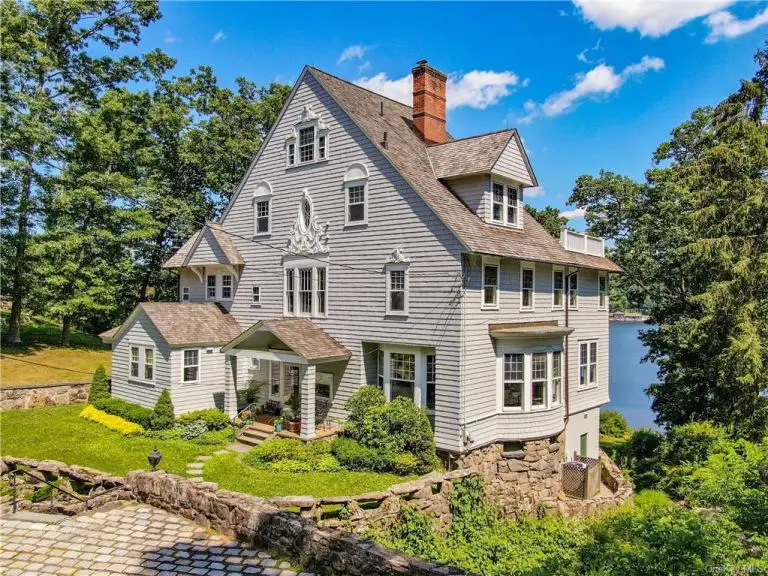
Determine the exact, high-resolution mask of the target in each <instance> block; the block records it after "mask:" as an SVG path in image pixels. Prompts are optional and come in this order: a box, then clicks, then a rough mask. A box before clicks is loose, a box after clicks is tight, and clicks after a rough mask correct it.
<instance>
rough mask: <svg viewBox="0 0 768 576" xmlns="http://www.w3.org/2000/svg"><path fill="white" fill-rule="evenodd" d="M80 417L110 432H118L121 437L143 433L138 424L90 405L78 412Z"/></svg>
mask: <svg viewBox="0 0 768 576" xmlns="http://www.w3.org/2000/svg"><path fill="white" fill-rule="evenodd" d="M80 417H81V418H85V419H86V420H90V421H91V422H97V423H98V424H101V425H103V426H106V427H107V428H109V429H110V430H114V431H115V432H119V433H120V434H122V435H123V436H134V435H137V434H143V433H144V428H143V427H141V426H139V425H138V424H135V423H133V422H128V420H124V419H123V418H120V417H119V416H113V415H112V414H107V413H106V412H102V411H101V410H98V409H97V408H94V407H93V406H91V405H90V404H89V405H87V406H86V407H85V408H83V410H82V412H80Z"/></svg>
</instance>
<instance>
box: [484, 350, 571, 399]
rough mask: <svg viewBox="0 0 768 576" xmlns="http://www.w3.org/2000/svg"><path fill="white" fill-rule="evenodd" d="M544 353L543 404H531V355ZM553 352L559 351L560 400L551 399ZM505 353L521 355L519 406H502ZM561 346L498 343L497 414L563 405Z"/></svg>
mask: <svg viewBox="0 0 768 576" xmlns="http://www.w3.org/2000/svg"><path fill="white" fill-rule="evenodd" d="M539 352H540V353H545V354H546V355H547V382H546V390H545V391H544V404H543V405H541V406H533V378H532V376H533V369H532V368H533V355H534V354H536V353H539ZM553 352H560V367H561V374H560V400H559V402H553V401H552V362H553ZM506 354H522V355H523V398H522V406H521V407H505V406H504V356H505V355H506ZM563 354H564V353H563V348H562V345H560V344H550V345H541V346H519V345H513V344H508V343H500V344H499V345H498V347H497V355H496V390H497V396H496V412H497V413H498V414H520V413H532V412H533V413H535V412H545V411H548V410H555V409H557V408H560V407H561V406H562V405H563V385H564V384H563V383H564V377H563V372H562V366H563V364H562V363H563Z"/></svg>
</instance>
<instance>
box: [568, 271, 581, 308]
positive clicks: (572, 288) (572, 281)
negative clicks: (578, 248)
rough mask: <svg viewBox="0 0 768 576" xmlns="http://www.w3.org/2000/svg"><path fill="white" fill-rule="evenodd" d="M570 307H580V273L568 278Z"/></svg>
mask: <svg viewBox="0 0 768 576" xmlns="http://www.w3.org/2000/svg"><path fill="white" fill-rule="evenodd" d="M568 307H569V308H578V307H579V274H578V272H576V273H574V274H571V275H570V276H568Z"/></svg>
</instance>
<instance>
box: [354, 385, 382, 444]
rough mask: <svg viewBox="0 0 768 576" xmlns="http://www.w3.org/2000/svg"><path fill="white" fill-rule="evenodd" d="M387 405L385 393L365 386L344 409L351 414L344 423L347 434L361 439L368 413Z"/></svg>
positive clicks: (374, 387)
mask: <svg viewBox="0 0 768 576" xmlns="http://www.w3.org/2000/svg"><path fill="white" fill-rule="evenodd" d="M386 403H387V399H386V398H385V397H384V392H382V391H381V390H379V389H378V388H377V387H376V386H363V387H362V388H360V389H359V390H357V391H356V392H355V393H354V394H352V397H351V398H350V399H349V400H347V402H346V404H344V408H346V410H347V411H348V412H349V417H348V418H347V420H346V422H344V430H345V432H346V433H347V434H348V435H349V436H350V437H352V438H359V437H360V436H361V435H362V433H363V432H362V428H363V422H364V420H365V415H366V414H367V413H368V411H369V410H371V409H372V408H375V407H377V406H384V404H386Z"/></svg>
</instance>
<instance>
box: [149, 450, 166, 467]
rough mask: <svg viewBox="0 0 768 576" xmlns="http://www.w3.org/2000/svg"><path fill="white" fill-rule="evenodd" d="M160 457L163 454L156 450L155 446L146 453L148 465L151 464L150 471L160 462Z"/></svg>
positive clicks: (161, 457)
mask: <svg viewBox="0 0 768 576" xmlns="http://www.w3.org/2000/svg"><path fill="white" fill-rule="evenodd" d="M162 459H163V455H162V454H161V453H160V452H158V451H157V447H155V449H154V450H152V452H150V453H149V454H147V460H148V461H149V465H150V466H152V472H154V471H155V470H157V465H158V464H160V460H162Z"/></svg>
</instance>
